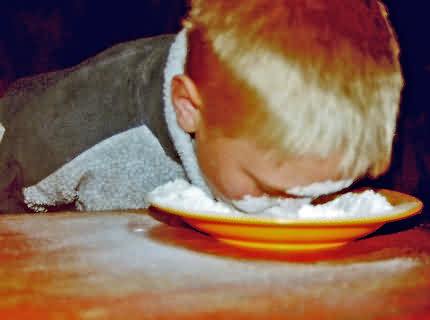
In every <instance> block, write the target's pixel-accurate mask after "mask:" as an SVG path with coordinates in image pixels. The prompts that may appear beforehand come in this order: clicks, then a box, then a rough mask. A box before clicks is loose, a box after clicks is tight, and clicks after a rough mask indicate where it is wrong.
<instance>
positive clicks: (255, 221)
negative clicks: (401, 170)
mask: <svg viewBox="0 0 430 320" xmlns="http://www.w3.org/2000/svg"><path fill="white" fill-rule="evenodd" d="M372 190H374V191H375V192H377V193H379V194H381V195H383V196H385V197H386V198H387V200H388V202H390V203H391V204H392V205H394V206H396V207H397V208H398V209H395V210H394V212H393V211H391V212H389V213H388V214H385V215H379V216H372V217H364V218H363V217H357V218H340V219H327V220H319V219H284V218H270V217H258V216H247V215H244V216H233V215H232V216H226V215H220V214H219V213H210V212H202V213H198V212H194V211H184V210H181V209H178V208H172V207H168V206H164V205H160V204H158V203H156V202H153V201H151V199H149V201H150V203H151V205H150V207H149V210H152V209H156V210H161V211H163V212H165V213H168V214H172V215H175V216H179V217H181V218H183V219H185V220H193V221H197V220H198V221H200V222H203V221H204V222H208V223H217V224H235V225H252V226H258V225H264V226H271V227H286V226H294V227H309V228H315V227H323V226H324V227H348V226H350V227H357V226H366V225H373V224H384V223H388V222H394V221H398V220H402V219H405V218H409V217H412V216H415V215H418V214H420V213H421V211H422V209H423V207H424V204H423V202H422V201H421V200H419V199H418V198H416V197H414V196H411V195H409V194H405V193H402V192H399V191H394V190H389V189H372ZM352 192H354V191H352Z"/></svg>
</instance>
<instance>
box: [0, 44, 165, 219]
mask: <svg viewBox="0 0 430 320" xmlns="http://www.w3.org/2000/svg"><path fill="white" fill-rule="evenodd" d="M169 44H170V40H169V39H168V38H160V39H154V40H151V39H147V40H143V41H139V42H135V43H131V44H122V45H118V46H116V47H114V48H112V49H109V50H107V51H105V52H103V53H102V54H100V55H98V56H96V57H94V58H92V59H90V60H88V61H86V62H84V63H82V64H80V65H78V66H77V67H74V68H70V69H67V70H64V71H60V72H55V73H50V74H46V75H42V76H37V77H34V78H29V79H22V80H19V81H18V82H17V83H15V85H13V87H12V88H11V89H10V90H9V91H8V92H7V93H6V95H5V96H4V97H3V98H2V99H0V123H2V125H3V126H4V127H5V130H6V131H5V133H4V136H3V140H2V141H1V143H0V212H2V211H3V212H11V211H23V210H25V209H26V207H25V205H23V203H22V192H21V191H22V188H23V187H28V186H32V185H34V184H37V183H38V182H40V181H41V180H43V179H44V178H46V177H47V176H49V175H50V174H52V173H53V172H55V171H56V170H58V169H59V168H61V167H62V166H64V165H65V164H66V163H68V162H70V161H71V160H72V159H74V158H76V157H77V156H78V155H80V154H81V153H83V152H84V151H86V150H88V149H89V148H91V147H93V146H94V145H96V144H97V143H99V142H101V141H102V140H105V139H107V138H109V137H111V136H113V135H115V134H118V133H120V132H123V131H125V130H128V129H130V128H134V127H137V126H140V125H142V124H146V122H147V119H145V114H148V112H147V110H145V108H146V106H143V105H142V104H143V102H144V101H142V95H143V94H142V90H144V91H148V92H151V91H154V89H153V88H152V87H151V85H150V84H149V80H151V77H152V74H153V73H155V72H156V71H155V70H154V68H155V67H156V66H158V65H160V66H161V65H162V60H163V59H164V58H163V57H162V56H163V54H164V52H165V51H166V52H167V49H168V47H169ZM158 73H161V70H158V72H157V74H158ZM158 86H160V83H158ZM146 89H148V90H146ZM160 90H161V89H160ZM158 99H160V98H158ZM148 100H149V99H148ZM154 100H156V99H154ZM2 207H3V208H2Z"/></svg>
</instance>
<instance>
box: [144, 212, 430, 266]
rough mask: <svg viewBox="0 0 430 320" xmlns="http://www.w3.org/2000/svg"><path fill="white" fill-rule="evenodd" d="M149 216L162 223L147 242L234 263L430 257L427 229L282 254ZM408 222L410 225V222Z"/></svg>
mask: <svg viewBox="0 0 430 320" xmlns="http://www.w3.org/2000/svg"><path fill="white" fill-rule="evenodd" d="M150 215H151V216H152V217H153V218H155V219H156V220H158V221H160V222H162V224H160V225H157V226H155V227H153V228H151V229H150V230H149V231H148V232H147V233H146V236H148V237H149V238H150V239H152V240H154V241H157V242H159V243H163V244H166V245H169V246H175V247H180V248H185V249H187V250H191V251H195V252H199V253H204V254H208V255H214V256H222V257H226V258H231V259H236V260H271V261H289V262H297V263H303V262H309V263H312V262H328V263H334V264H337V263H351V262H363V261H375V260H386V259H391V258H399V257H414V258H417V257H420V256H429V255H430V230H429V229H427V228H423V227H411V226H410V227H409V228H403V227H402V228H400V227H399V226H397V227H396V226H395V225H394V226H387V227H385V229H381V230H380V232H377V233H374V234H372V235H369V236H367V237H365V238H363V239H360V240H357V241H354V242H351V243H350V244H348V245H346V246H344V247H342V248H339V249H336V250H325V251H319V252H309V253H284V252H267V251H262V250H261V251H259V250H251V249H250V250H248V249H243V248H236V247H233V246H229V245H226V244H224V243H222V242H219V241H217V240H216V239H215V238H212V237H211V236H209V235H207V234H205V233H202V232H201V231H198V230H196V229H194V228H192V227H191V226H189V225H187V224H186V223H185V222H183V221H182V220H181V219H180V218H178V217H172V216H171V215H167V214H165V213H163V212H162V211H155V210H151V211H150ZM410 223H411V224H412V223H413V221H411V222H410ZM414 223H416V222H414ZM403 226H405V224H404V225H403ZM412 226H414V225H412ZM390 230H391V231H390Z"/></svg>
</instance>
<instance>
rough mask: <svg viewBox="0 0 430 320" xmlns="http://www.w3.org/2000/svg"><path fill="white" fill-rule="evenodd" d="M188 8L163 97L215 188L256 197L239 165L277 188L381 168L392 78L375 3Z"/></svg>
mask: <svg viewBox="0 0 430 320" xmlns="http://www.w3.org/2000/svg"><path fill="white" fill-rule="evenodd" d="M191 7H192V8H191V10H190V13H189V17H188V18H187V20H186V22H185V24H184V25H185V27H186V28H187V29H188V40H189V52H188V58H187V64H186V75H182V76H177V77H176V78H175V79H174V80H173V95H172V96H173V103H174V105H175V110H176V112H177V117H178V122H179V124H180V125H181V126H182V128H183V129H184V130H186V131H188V132H193V133H195V134H196V144H197V155H198V158H199V163H200V166H201V167H202V171H203V172H204V173H205V175H206V176H207V178H208V180H210V181H209V182H210V183H211V184H213V185H215V187H216V189H218V190H220V192H221V193H223V194H225V195H227V196H231V197H240V196H242V195H243V194H244V193H253V194H256V193H257V192H255V191H252V192H251V191H250V190H251V189H250V188H245V187H244V188H242V189H243V190H245V189H247V191H243V192H242V190H241V184H240V182H238V181H240V180H241V179H240V177H236V178H234V176H235V173H236V171H238V170H242V171H244V173H245V174H246V175H248V176H249V177H250V178H251V179H253V180H257V182H256V183H257V184H260V185H264V184H267V188H268V189H270V188H272V187H273V189H277V188H278V187H280V186H281V185H282V186H283V187H284V188H283V189H281V190H285V189H286V188H288V187H292V186H295V185H303V184H309V183H312V182H318V181H323V180H330V179H331V180H333V179H340V178H357V177H359V176H362V175H364V174H366V173H369V174H370V175H371V176H374V177H376V176H378V175H380V174H382V173H383V172H384V170H386V168H387V167H388V164H389V162H390V159H391V149H392V142H393V136H394V131H395V124H396V118H397V113H398V107H399V101H400V92H401V89H402V85H403V81H402V76H401V70H400V64H399V61H398V54H399V49H398V46H397V42H396V39H395V36H394V32H393V31H392V29H391V27H390V25H389V22H388V20H387V15H386V11H385V9H384V7H383V6H382V5H381V4H380V3H379V2H378V1H376V0H367V1H366V0H354V1H344V0H331V1H325V0H306V1H296V0H282V1H281V0H249V1H246V3H244V2H241V1H230V0H214V1H205V0H194V1H192V5H191ZM230 165H231V166H232V167H233V168H232V169H231V171H229V170H228V168H229V166H230ZM251 167H252V169H251ZM275 167H276V168H277V169H276V168H275ZM257 171H258V172H257ZM223 172H226V173H223ZM223 175H226V176H227V175H228V178H227V177H225V178H222V176H223ZM260 175H264V176H265V177H267V176H271V175H274V176H273V178H272V179H270V180H271V181H270V182H268V181H266V182H264V181H261V180H262V179H263V178H262V177H260ZM256 176H258V177H256ZM264 179H266V178H264ZM264 179H263V180H264ZM218 180H220V181H218ZM221 180H222V181H221ZM275 180H279V181H276V182H275ZM227 184H229V185H235V186H234V187H229V186H226V185H227ZM244 184H245V183H244ZM275 185H276V187H275ZM229 188H233V189H235V191H231V190H229Z"/></svg>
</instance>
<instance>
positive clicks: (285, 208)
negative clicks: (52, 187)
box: [147, 179, 394, 219]
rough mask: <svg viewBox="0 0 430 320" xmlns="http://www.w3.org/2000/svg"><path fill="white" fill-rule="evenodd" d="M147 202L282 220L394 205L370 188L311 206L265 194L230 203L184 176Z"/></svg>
mask: <svg viewBox="0 0 430 320" xmlns="http://www.w3.org/2000/svg"><path fill="white" fill-rule="evenodd" d="M147 201H148V202H149V203H153V204H156V205H159V206H163V207H166V208H175V209H178V210H183V211H187V212H192V213H212V214H220V215H224V216H238V215H239V216H243V215H246V214H251V215H253V216H258V217H265V218H266V217H272V218H284V219H342V218H344V219H347V218H363V217H369V216H378V215H384V214H386V213H387V212H389V211H391V210H392V209H393V208H394V207H393V206H392V205H391V204H390V203H389V202H388V201H387V199H386V198H385V197H383V196H382V195H380V194H378V193H376V192H374V191H373V190H366V191H364V192H361V193H351V192H349V193H345V194H343V195H341V196H339V197H337V198H336V199H334V200H332V201H329V202H327V203H324V204H320V205H312V204H311V201H312V199H311V198H301V199H291V198H289V199H288V198H273V197H268V196H264V197H250V196H246V197H244V199H243V200H238V201H233V202H232V204H231V205H230V204H227V203H224V202H221V201H217V200H214V199H212V198H210V197H209V196H208V195H207V194H206V193H205V192H203V191H202V190H201V189H199V188H197V187H196V186H193V185H191V184H190V183H188V182H187V181H185V180H183V179H178V180H175V181H172V182H168V183H167V184H165V185H162V186H160V187H158V188H156V189H155V190H154V191H152V192H150V193H149V194H148V195H147ZM236 208H237V209H236ZM238 209H239V210H238ZM240 210H241V211H240Z"/></svg>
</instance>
